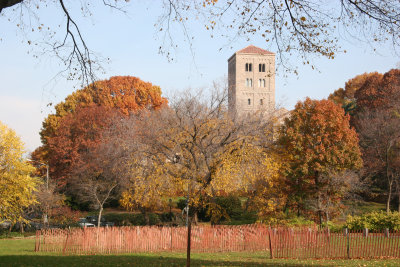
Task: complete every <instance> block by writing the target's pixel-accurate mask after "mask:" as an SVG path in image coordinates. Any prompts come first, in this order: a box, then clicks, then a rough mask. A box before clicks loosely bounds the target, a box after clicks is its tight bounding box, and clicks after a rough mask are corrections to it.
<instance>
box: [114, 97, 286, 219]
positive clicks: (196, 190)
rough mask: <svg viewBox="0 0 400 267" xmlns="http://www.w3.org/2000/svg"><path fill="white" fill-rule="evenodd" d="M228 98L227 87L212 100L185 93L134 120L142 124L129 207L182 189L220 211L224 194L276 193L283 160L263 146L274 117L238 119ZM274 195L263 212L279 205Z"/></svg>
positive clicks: (197, 204)
mask: <svg viewBox="0 0 400 267" xmlns="http://www.w3.org/2000/svg"><path fill="white" fill-rule="evenodd" d="M225 99H226V95H225V94H224V93H221V92H215V91H212V96H211V99H208V98H206V99H204V98H203V97H202V95H201V94H200V93H195V94H193V93H192V92H185V93H183V94H181V95H180V96H178V97H177V98H176V99H174V100H173V102H172V103H171V106H170V107H168V108H165V109H162V110H159V111H155V112H152V113H145V114H141V115H140V116H138V117H136V118H134V119H135V121H132V122H130V123H129V125H134V127H135V128H136V129H135V130H134V133H133V134H131V136H134V138H135V140H136V141H137V145H136V146H135V150H136V151H138V152H137V153H136V155H135V158H136V164H134V167H132V169H133V171H132V172H131V177H130V180H131V183H130V184H131V186H130V189H129V190H128V191H126V192H125V193H124V195H123V199H122V200H121V203H122V204H123V206H125V207H128V208H129V207H132V205H133V204H130V203H138V202H140V204H141V205H147V206H149V207H150V206H152V205H154V202H155V199H162V198H163V197H164V199H167V196H168V195H166V194H169V196H171V194H176V195H181V196H182V195H185V196H186V195H187V196H188V197H189V201H190V206H192V207H204V206H208V207H215V210H216V212H219V208H218V207H217V206H216V205H213V199H214V198H215V197H217V196H219V195H226V194H230V193H237V192H239V191H240V192H251V193H252V194H253V195H254V196H257V197H258V198H261V197H262V194H264V195H267V194H268V195H269V196H272V195H273V193H272V190H271V188H273V187H274V186H275V184H276V182H277V180H278V168H279V163H278V162H277V161H275V159H274V160H273V159H272V157H270V156H268V155H267V153H266V152H265V151H264V150H263V148H262V146H261V145H260V144H265V143H266V142H271V141H272V140H271V139H272V138H268V135H267V134H266V131H267V129H271V128H272V122H271V121H270V120H269V119H268V118H265V117H264V118H262V119H260V117H257V116H254V117H251V116H249V117H246V118H236V117H235V116H234V115H233V114H228V112H227V108H226V105H225V104H224V103H225V102H224V101H225ZM121 140H129V138H122V139H121ZM130 140H132V139H130ZM267 140H269V141H267ZM250 144H252V145H250ZM143 159H146V160H143ZM137 165H139V167H138V166H137ZM138 172H139V174H138ZM263 192H264V193H263ZM267 192H268V193H267ZM269 200H270V202H269V206H268V207H266V206H265V207H264V204H265V203H266V202H265V201H264V202H263V203H262V204H260V207H261V206H263V208H262V210H263V213H267V210H269V209H273V207H275V206H276V205H278V204H277V203H278V201H277V200H276V199H272V198H269ZM214 204H215V203H214Z"/></svg>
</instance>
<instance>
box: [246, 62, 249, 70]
mask: <svg viewBox="0 0 400 267" xmlns="http://www.w3.org/2000/svg"><path fill="white" fill-rule="evenodd" d="M246 71H249V63H246Z"/></svg>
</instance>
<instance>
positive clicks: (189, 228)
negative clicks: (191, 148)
mask: <svg viewBox="0 0 400 267" xmlns="http://www.w3.org/2000/svg"><path fill="white" fill-rule="evenodd" d="M180 161H181V156H180V155H179V154H178V153H175V155H174V157H173V162H174V163H175V164H178V163H179V162H180ZM191 186H192V178H191V177H190V179H189V181H188V194H187V199H186V227H187V250H186V267H190V245H191V244H190V243H191V232H192V222H191V220H190V219H189V203H190V189H191Z"/></svg>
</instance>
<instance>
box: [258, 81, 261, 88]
mask: <svg viewBox="0 0 400 267" xmlns="http://www.w3.org/2000/svg"><path fill="white" fill-rule="evenodd" d="M258 87H261V79H258Z"/></svg>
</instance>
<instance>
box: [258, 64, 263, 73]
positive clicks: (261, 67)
mask: <svg viewBox="0 0 400 267" xmlns="http://www.w3.org/2000/svg"><path fill="white" fill-rule="evenodd" d="M258 72H265V64H258Z"/></svg>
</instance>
